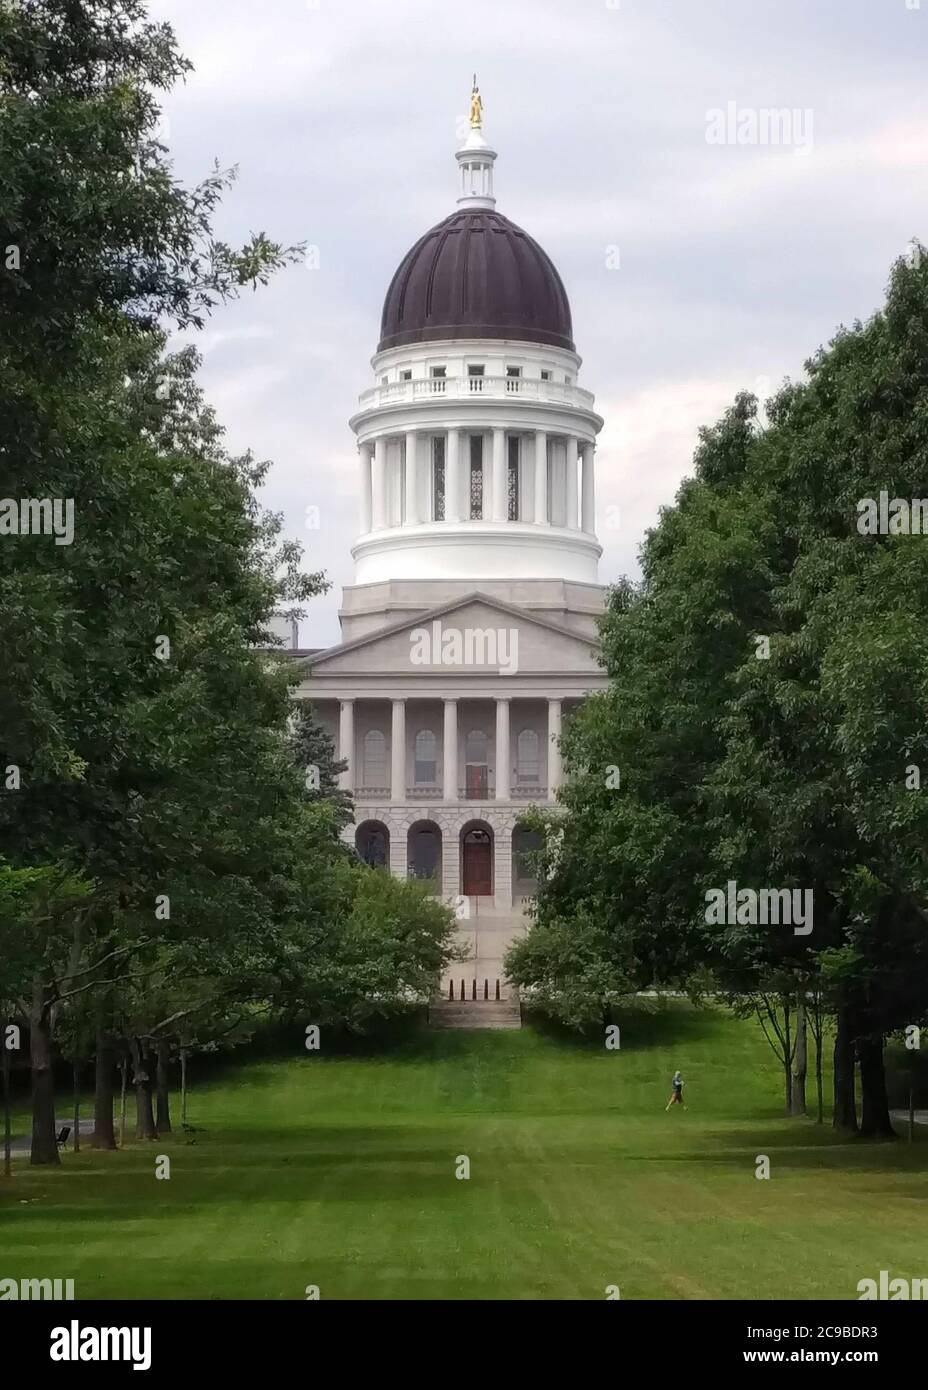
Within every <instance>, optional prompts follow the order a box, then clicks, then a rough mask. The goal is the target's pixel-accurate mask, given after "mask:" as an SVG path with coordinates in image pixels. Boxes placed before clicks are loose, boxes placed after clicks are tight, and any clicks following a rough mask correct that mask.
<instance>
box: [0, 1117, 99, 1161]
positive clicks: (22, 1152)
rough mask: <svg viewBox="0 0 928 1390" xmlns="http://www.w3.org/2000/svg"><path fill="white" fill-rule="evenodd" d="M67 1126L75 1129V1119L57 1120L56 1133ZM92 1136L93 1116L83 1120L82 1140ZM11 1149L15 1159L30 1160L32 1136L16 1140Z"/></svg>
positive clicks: (69, 1145) (69, 1144)
mask: <svg viewBox="0 0 928 1390" xmlns="http://www.w3.org/2000/svg"><path fill="white" fill-rule="evenodd" d="M65 1125H70V1127H71V1128H72V1129H73V1128H74V1121H73V1119H71V1120H62V1119H57V1120H56V1121H55V1131H56V1133H57V1132H58V1131H59V1130H61V1129H64V1127H65ZM91 1134H93V1116H90V1117H89V1118H88V1119H86V1120H81V1138H82V1139H85V1138H86V1139H89V1138H90V1136H91ZM66 1147H67V1148H70V1147H71V1136H69V1138H68V1142H67V1145H66ZM10 1148H11V1152H12V1154H13V1157H14V1158H24V1157H25V1158H28V1157H29V1154H30V1152H31V1151H32V1136H31V1135H26V1137H25V1138H19V1139H14V1140H13V1143H12V1145H11V1146H10ZM2 1155H3V1145H2V1129H0V1157H2Z"/></svg>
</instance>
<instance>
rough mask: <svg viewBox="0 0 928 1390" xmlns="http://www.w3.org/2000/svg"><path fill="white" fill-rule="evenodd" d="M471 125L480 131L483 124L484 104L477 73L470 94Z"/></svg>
mask: <svg viewBox="0 0 928 1390" xmlns="http://www.w3.org/2000/svg"><path fill="white" fill-rule="evenodd" d="M470 123H471V125H472V126H473V128H474V130H479V128H480V126H481V125H482V123H483V102H482V100H481V98H480V89H479V88H478V86H477V74H476V73H474V85H473V87H472V88H471V93H470Z"/></svg>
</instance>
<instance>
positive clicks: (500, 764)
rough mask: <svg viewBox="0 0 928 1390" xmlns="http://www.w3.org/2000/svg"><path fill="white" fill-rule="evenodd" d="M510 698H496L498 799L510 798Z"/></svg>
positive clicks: (505, 799) (506, 799)
mask: <svg viewBox="0 0 928 1390" xmlns="http://www.w3.org/2000/svg"><path fill="white" fill-rule="evenodd" d="M509 772H510V752H509V700H508V698H506V699H500V698H499V697H497V700H496V800H497V801H508V800H509V795H510V793H509Z"/></svg>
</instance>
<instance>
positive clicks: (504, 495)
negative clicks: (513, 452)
mask: <svg viewBox="0 0 928 1390" xmlns="http://www.w3.org/2000/svg"><path fill="white" fill-rule="evenodd" d="M506 483H507V478H506V431H505V430H504V429H494V430H493V510H492V511H491V513H490V519H491V520H492V521H507V520H508V519H509V489H508V488H507V486H506Z"/></svg>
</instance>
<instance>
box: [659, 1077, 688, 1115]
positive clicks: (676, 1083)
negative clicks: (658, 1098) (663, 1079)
mask: <svg viewBox="0 0 928 1390" xmlns="http://www.w3.org/2000/svg"><path fill="white" fill-rule="evenodd" d="M670 1084H671V1086H672V1087H673V1090H672V1091H671V1093H670V1099H669V1101H668V1102H667V1104H666V1105H665V1106H664V1114H665V1115H666V1114H667V1111H668V1110H669V1109H670V1107H671V1106H672V1105H683V1077H682V1076H681V1075H680V1073H679V1072H678V1071H675V1072H674V1074H673V1080H672V1081H671V1083H670ZM683 1109H684V1110H685V1109H686V1106H685V1105H683Z"/></svg>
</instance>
